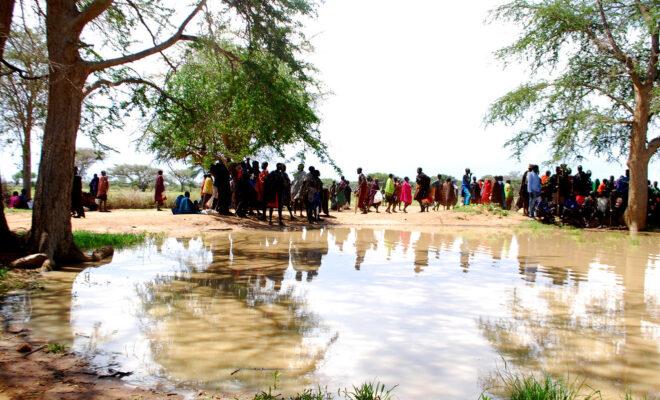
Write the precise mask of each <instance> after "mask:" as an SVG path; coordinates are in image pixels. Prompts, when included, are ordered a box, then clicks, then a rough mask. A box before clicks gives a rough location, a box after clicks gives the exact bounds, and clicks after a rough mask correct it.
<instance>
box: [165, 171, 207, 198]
mask: <svg viewBox="0 0 660 400" xmlns="http://www.w3.org/2000/svg"><path fill="white" fill-rule="evenodd" d="M199 174H200V169H199V168H195V167H186V168H180V169H175V168H172V167H170V174H169V175H170V177H171V178H170V179H171V180H172V181H173V182H175V183H178V184H179V186H180V187H181V191H182V192H183V191H184V190H185V189H186V187H192V186H195V183H196V182H195V180H196V179H197V177H198V176H199Z"/></svg>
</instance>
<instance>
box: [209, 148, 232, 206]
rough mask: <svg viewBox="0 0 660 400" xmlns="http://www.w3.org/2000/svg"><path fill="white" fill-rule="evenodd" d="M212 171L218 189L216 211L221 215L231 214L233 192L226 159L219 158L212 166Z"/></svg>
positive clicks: (214, 183)
mask: <svg viewBox="0 0 660 400" xmlns="http://www.w3.org/2000/svg"><path fill="white" fill-rule="evenodd" d="M211 173H212V174H213V186H214V187H215V188H216V190H217V191H218V203H217V204H216V211H217V212H218V213H220V214H221V215H231V213H230V212H229V207H230V206H231V197H232V192H231V186H230V184H229V179H230V174H229V169H228V168H227V165H225V163H224V161H222V160H219V161H218V162H216V163H215V164H214V165H213V166H211Z"/></svg>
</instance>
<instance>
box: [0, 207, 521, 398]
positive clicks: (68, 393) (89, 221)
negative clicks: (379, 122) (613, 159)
mask: <svg viewBox="0 0 660 400" xmlns="http://www.w3.org/2000/svg"><path fill="white" fill-rule="evenodd" d="M31 217H32V214H31V213H29V212H13V213H10V214H8V215H7V220H8V222H9V225H10V227H11V228H12V229H14V230H28V229H29V227H30V224H31ZM524 220H525V218H524V217H522V216H521V215H518V214H515V213H513V214H511V215H509V216H507V217H498V216H495V215H483V214H482V215H475V214H467V213H462V212H452V211H439V212H430V213H420V212H419V208H418V207H410V208H409V213H407V214H404V213H396V214H387V213H385V212H382V211H381V213H378V214H377V213H375V212H373V213H369V214H367V215H362V214H360V213H357V214H356V213H354V212H353V211H352V210H351V211H344V212H340V213H336V212H335V213H332V214H331V216H329V217H325V218H324V221H323V222H322V223H320V224H314V225H308V224H307V223H306V220H305V219H303V218H300V217H298V218H297V219H296V220H293V221H292V220H290V219H289V217H288V216H286V217H285V223H286V225H287V228H284V229H302V228H303V227H320V226H325V227H374V228H385V227H387V228H390V229H401V230H419V231H436V230H442V229H452V230H457V229H468V230H474V229H481V228H485V229H498V230H506V229H509V228H514V227H515V226H517V225H518V224H520V223H521V222H522V221H524ZM73 228H74V230H88V231H96V232H112V233H115V232H149V233H162V234H166V235H168V236H177V237H190V236H197V235H200V234H205V233H213V232H222V231H229V230H246V229H278V230H279V229H283V228H280V227H279V226H277V224H275V225H273V226H270V225H268V223H266V222H263V221H258V220H257V219H256V218H246V219H241V218H237V217H222V216H218V215H177V216H175V215H172V214H171V213H170V212H166V211H163V212H158V211H155V210H113V211H112V212H110V213H98V212H89V213H87V218H84V219H74V220H73ZM5 325H6V324H4V323H3V321H2V319H1V317H0V326H2V327H4V328H5V329H4V331H3V332H2V333H0V400H3V399H103V400H105V399H144V400H151V399H178V398H181V397H180V396H179V395H177V394H176V393H168V392H167V391H148V390H141V389H136V388H131V387H128V386H126V385H124V384H123V383H122V381H121V379H118V378H116V377H115V378H109V379H100V378H99V375H98V374H97V373H95V372H93V371H91V370H90V369H89V366H88V365H87V363H86V362H85V361H84V360H83V359H81V358H80V357H77V356H75V355H73V354H64V355H61V354H60V355H55V354H47V353H46V352H45V351H43V349H42V350H40V351H37V352H35V353H33V354H30V355H29V356H24V355H25V353H21V352H19V351H17V349H18V348H19V347H21V346H23V345H24V344H26V343H27V344H29V346H30V348H31V349H39V348H40V347H41V346H43V345H45V344H46V342H45V341H44V340H42V339H40V338H36V337H32V335H31V334H30V331H29V330H27V329H26V328H25V327H22V326H9V327H7V326H5ZM196 397H197V398H200V399H201V398H204V399H222V398H223V397H222V396H221V395H209V394H206V393H199V394H197V396H196ZM231 398H235V397H233V396H232V397H231ZM243 398H247V397H243Z"/></svg>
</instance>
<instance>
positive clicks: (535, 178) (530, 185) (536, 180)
mask: <svg viewBox="0 0 660 400" xmlns="http://www.w3.org/2000/svg"><path fill="white" fill-rule="evenodd" d="M527 193H529V217H530V218H534V217H535V216H536V215H535V211H536V203H537V200H538V198H539V196H540V195H541V178H540V177H539V167H538V165H530V167H529V173H528V174H527Z"/></svg>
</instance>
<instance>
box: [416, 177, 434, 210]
mask: <svg viewBox="0 0 660 400" xmlns="http://www.w3.org/2000/svg"><path fill="white" fill-rule="evenodd" d="M416 183H417V193H416V194H415V200H417V201H418V202H419V207H420V211H419V212H424V211H428V208H429V205H428V202H426V201H425V200H427V199H428V197H429V192H430V191H431V178H429V177H428V175H426V174H425V173H424V171H423V170H422V168H421V167H420V168H417V179H416Z"/></svg>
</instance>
